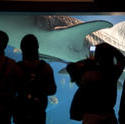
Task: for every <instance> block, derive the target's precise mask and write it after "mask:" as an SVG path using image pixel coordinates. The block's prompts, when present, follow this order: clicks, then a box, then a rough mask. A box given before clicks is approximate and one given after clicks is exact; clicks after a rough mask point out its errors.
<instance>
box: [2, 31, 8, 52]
mask: <svg viewBox="0 0 125 124" xmlns="http://www.w3.org/2000/svg"><path fill="white" fill-rule="evenodd" d="M8 41H9V37H8V35H7V33H5V32H3V31H0V51H3V50H4V49H5V48H6V46H7V44H8Z"/></svg>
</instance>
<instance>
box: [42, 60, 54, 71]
mask: <svg viewBox="0 0 125 124" xmlns="http://www.w3.org/2000/svg"><path fill="white" fill-rule="evenodd" d="M40 64H41V65H42V67H43V68H44V70H46V71H48V72H52V71H53V69H52V67H51V65H50V64H49V63H48V62H46V61H44V60H40Z"/></svg>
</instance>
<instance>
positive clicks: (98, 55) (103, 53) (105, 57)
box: [95, 43, 114, 66]
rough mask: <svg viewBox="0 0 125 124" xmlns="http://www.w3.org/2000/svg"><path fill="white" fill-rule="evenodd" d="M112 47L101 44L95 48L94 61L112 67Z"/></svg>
mask: <svg viewBox="0 0 125 124" xmlns="http://www.w3.org/2000/svg"><path fill="white" fill-rule="evenodd" d="M113 49H114V47H112V46H111V45H109V44H107V43H102V44H99V45H97V46H96V50H95V59H96V60H97V61H98V62H99V63H100V64H101V65H104V66H113V64H114V62H113V60H114V53H113Z"/></svg>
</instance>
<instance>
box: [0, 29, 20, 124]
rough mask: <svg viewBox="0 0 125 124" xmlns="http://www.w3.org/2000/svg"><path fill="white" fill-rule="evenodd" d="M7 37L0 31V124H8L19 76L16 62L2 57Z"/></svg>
mask: <svg viewBox="0 0 125 124" xmlns="http://www.w3.org/2000/svg"><path fill="white" fill-rule="evenodd" d="M8 40H9V38H8V35H7V34H6V33H5V32H3V31H0V124H10V123H11V122H10V120H11V115H12V108H13V107H12V106H13V98H14V96H15V86H16V84H15V83H17V79H18V76H19V68H18V67H17V65H16V62H15V61H14V60H12V59H10V58H8V57H6V56H5V55H4V50H5V48H6V46H7V43H8Z"/></svg>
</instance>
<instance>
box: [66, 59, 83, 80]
mask: <svg viewBox="0 0 125 124" xmlns="http://www.w3.org/2000/svg"><path fill="white" fill-rule="evenodd" d="M83 66H84V63H83V61H78V62H76V63H70V64H68V65H67V67H66V70H67V72H68V73H69V75H70V78H71V81H72V82H77V81H78V80H80V72H81V69H82V68H83Z"/></svg>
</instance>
